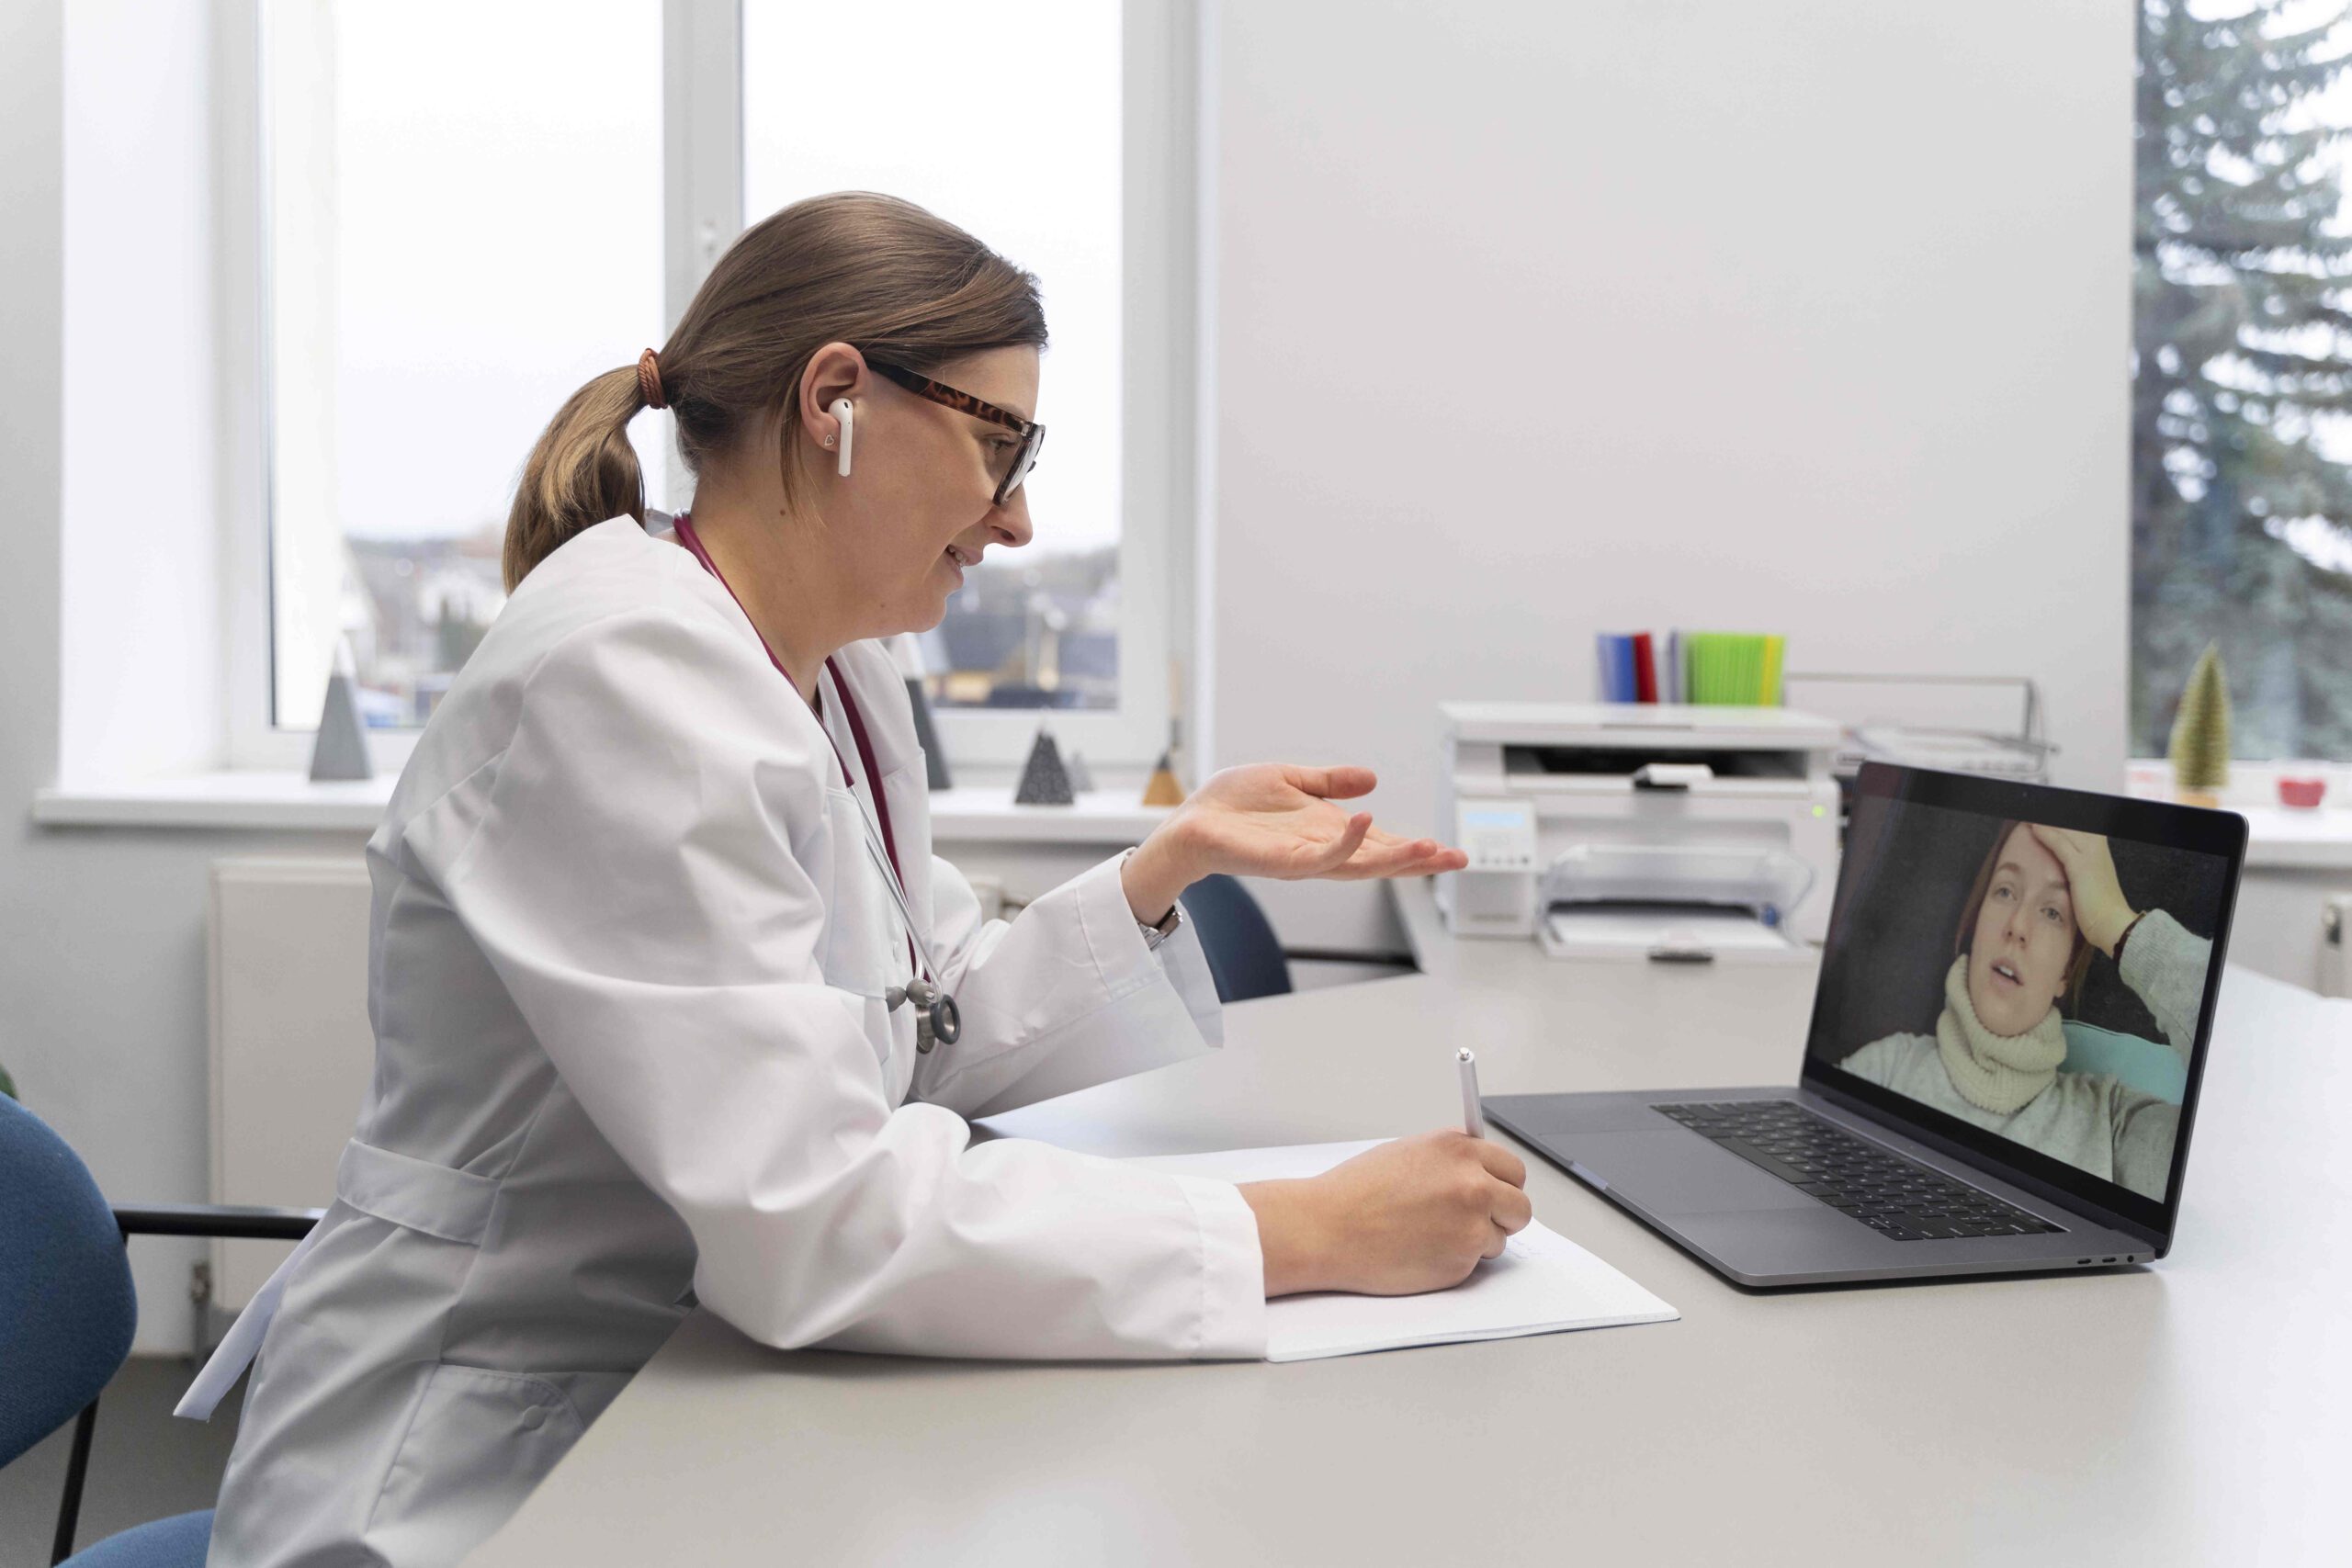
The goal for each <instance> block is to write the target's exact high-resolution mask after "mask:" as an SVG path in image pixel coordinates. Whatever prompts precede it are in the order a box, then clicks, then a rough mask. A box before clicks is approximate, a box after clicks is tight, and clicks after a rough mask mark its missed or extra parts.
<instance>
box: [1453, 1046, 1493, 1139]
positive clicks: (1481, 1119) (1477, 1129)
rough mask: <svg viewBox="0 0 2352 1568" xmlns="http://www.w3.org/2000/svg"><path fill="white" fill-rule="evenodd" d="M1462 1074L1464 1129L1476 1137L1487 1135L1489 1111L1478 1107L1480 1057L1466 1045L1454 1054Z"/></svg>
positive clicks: (1455, 1064)
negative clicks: (1473, 1053)
mask: <svg viewBox="0 0 2352 1568" xmlns="http://www.w3.org/2000/svg"><path fill="white" fill-rule="evenodd" d="M1453 1064H1454V1066H1456V1067H1457V1068H1459V1069H1460V1071H1461V1074H1462V1130H1463V1131H1464V1132H1465V1133H1467V1134H1470V1135H1471V1136H1472V1137H1474V1138H1483V1137H1485V1136H1486V1135H1487V1113H1486V1112H1485V1111H1481V1110H1480V1109H1479V1108H1478V1058H1477V1057H1476V1056H1474V1055H1471V1054H1470V1047H1469V1046H1467V1045H1464V1047H1462V1049H1461V1050H1459V1051H1457V1052H1455V1053H1454V1055H1453Z"/></svg>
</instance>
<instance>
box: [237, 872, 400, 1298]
mask: <svg viewBox="0 0 2352 1568" xmlns="http://www.w3.org/2000/svg"><path fill="white" fill-rule="evenodd" d="M206 928H207V948H208V969H209V987H208V988H209V994H210V1006H211V1025H210V1034H211V1123H212V1125H211V1131H212V1175H211V1198H212V1201H214V1202H216V1203H266V1204H277V1205H283V1206H287V1207H291V1208H305V1209H322V1208H324V1207H325V1206H326V1205H327V1203H328V1202H329V1201H332V1200H333V1199H334V1168H335V1161H336V1160H337V1158H338V1157H340V1156H341V1155H342V1153H343V1145H344V1141H345V1139H346V1138H348V1137H350V1136H351V1129H352V1127H353V1124H354V1123H355V1122H356V1121H357V1120H358V1115H359V1104H360V1100H361V1099H362V1098H363V1097H364V1096H365V1094H366V1092H367V1089H368V1074H369V1073H370V1072H371V1071H372V1070H373V1068H374V1066H375V1057H376V1043H375V1036H374V1033H373V1032H372V1031H370V1029H369V1028H368V872H367V867H366V864H365V863H363V862H362V861H361V860H360V858H359V857H358V856H357V855H353V856H350V857H349V858H347V859H346V858H337V859H332V860H330V859H322V858H295V857H290V856H260V855H254V856H240V857H234V858H230V859H224V860H218V861H215V862H213V863H212V876H211V888H210V897H209V901H208V905H207V909H206ZM291 1250H292V1247H291V1245H290V1244H288V1243H285V1242H267V1241H216V1242H214V1243H213V1244H212V1261H211V1302H212V1306H213V1308H214V1309H215V1315H214V1322H215V1323H217V1322H218V1321H219V1319H218V1314H220V1313H224V1312H226V1313H233V1312H235V1311H237V1310H238V1309H240V1308H242V1307H243V1305H244V1304H245V1303H247V1302H248V1301H251V1300H252V1299H253V1295H254V1292H255V1291H257V1290H259V1289H260V1288H261V1285H262V1282H263V1281H264V1280H267V1279H268V1278H269V1275H270V1271H271V1270H272V1269H276V1268H277V1265H278V1263H279V1261H280V1260H281V1259H283V1258H285V1256H286V1255H287V1253H288V1252H289V1251H291Z"/></svg>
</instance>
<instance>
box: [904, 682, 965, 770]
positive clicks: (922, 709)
mask: <svg viewBox="0 0 2352 1568" xmlns="http://www.w3.org/2000/svg"><path fill="white" fill-rule="evenodd" d="M907 705H909V706H910V707H911V708H913V709H914V710H915V744H916V745H918V746H920V747H922V763H923V781H924V782H925V783H926V784H929V785H930V786H931V788H932V789H933V791H934V792H936V791H939V790H943V789H954V788H955V787H956V782H955V780H953V779H951V778H949V777H948V776H947V750H946V748H945V747H944V746H942V745H940V743H939V726H937V725H936V724H933V722H932V719H931V699H930V697H928V696H926V695H924V694H923V689H922V676H920V675H910V676H908V677H907Z"/></svg>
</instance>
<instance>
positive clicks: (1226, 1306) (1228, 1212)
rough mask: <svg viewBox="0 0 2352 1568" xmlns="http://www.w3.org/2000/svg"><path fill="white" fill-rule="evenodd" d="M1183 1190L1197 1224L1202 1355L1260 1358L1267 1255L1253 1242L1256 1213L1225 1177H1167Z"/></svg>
mask: <svg viewBox="0 0 2352 1568" xmlns="http://www.w3.org/2000/svg"><path fill="white" fill-rule="evenodd" d="M1170 1179H1172V1180H1173V1181H1174V1182H1175V1183H1176V1184H1177V1185H1178V1186H1179V1187H1181V1188H1182V1189H1183V1191H1184V1197H1185V1200H1186V1201H1188V1202H1190V1203H1191V1204H1192V1205H1193V1219H1194V1220H1195V1221H1196V1222H1198V1224H1199V1225H1200V1227H1201V1337H1200V1343H1199V1344H1198V1345H1196V1346H1194V1347H1193V1356H1194V1357H1195V1358H1197V1359H1201V1360H1204V1361H1205V1360H1237V1361H1257V1360H1263V1359H1265V1355H1266V1258H1265V1253H1264V1252H1263V1250H1262V1249H1261V1247H1260V1246H1259V1243H1258V1215H1257V1212H1256V1211H1255V1210H1253V1209H1251V1208H1250V1204H1249V1201H1248V1200H1246V1199H1244V1198H1243V1197H1242V1196H1241V1190H1240V1189H1239V1188H1238V1187H1236V1186H1235V1185H1234V1184H1233V1183H1232V1182H1230V1181H1212V1180H1210V1179H1207V1178H1205V1177H1199V1176H1177V1177H1172V1178H1170Z"/></svg>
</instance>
